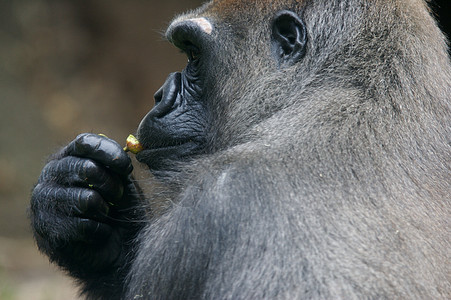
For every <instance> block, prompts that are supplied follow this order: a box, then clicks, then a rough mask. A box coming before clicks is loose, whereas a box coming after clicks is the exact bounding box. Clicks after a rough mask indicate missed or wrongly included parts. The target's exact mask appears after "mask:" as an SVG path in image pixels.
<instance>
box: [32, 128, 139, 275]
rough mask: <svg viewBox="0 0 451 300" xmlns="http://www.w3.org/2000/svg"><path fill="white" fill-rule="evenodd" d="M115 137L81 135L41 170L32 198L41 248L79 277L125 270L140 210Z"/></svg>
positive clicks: (126, 161) (125, 158)
mask: <svg viewBox="0 0 451 300" xmlns="http://www.w3.org/2000/svg"><path fill="white" fill-rule="evenodd" d="M132 169H133V167H132V164H131V160H130V158H129V157H128V155H127V154H126V153H125V152H124V151H123V149H122V147H121V146H120V145H119V144H118V143H116V142H115V141H113V140H111V139H108V138H107V137H104V136H99V135H96V134H81V135H79V136H78V137H77V138H76V139H75V140H74V141H72V142H71V143H70V144H69V145H68V146H66V147H65V148H63V149H62V150H61V151H60V152H59V153H58V154H57V155H56V157H54V158H53V159H52V160H51V161H50V162H49V163H48V164H47V165H46V166H45V167H44V169H43V171H42V173H41V176H40V178H39V181H38V184H37V185H36V187H35V188H34V191H33V194H32V200H31V220H32V223H33V228H34V231H35V232H34V234H35V237H36V240H37V243H38V246H39V248H40V249H41V250H42V251H43V252H45V253H46V254H47V255H49V257H50V259H51V260H52V261H55V262H57V263H58V264H59V265H60V266H62V267H63V268H65V269H67V270H70V273H71V274H72V275H74V276H76V277H78V278H86V277H87V276H88V274H89V275H94V276H98V275H100V274H102V273H108V272H111V271H112V270H116V269H117V268H118V267H119V266H120V267H121V268H122V269H123V268H124V264H125V265H127V262H126V260H127V259H130V258H131V257H133V255H131V254H132V252H133V249H132V247H131V245H132V242H133V239H134V237H135V236H136V234H137V232H138V231H139V229H140V228H141V227H142V224H141V223H142V222H140V220H142V218H143V216H144V210H143V208H141V207H140V206H139V200H140V199H139V194H140V193H139V190H138V189H139V188H138V187H137V186H135V184H134V183H133V182H132V178H131V175H130V174H131V171H132Z"/></svg>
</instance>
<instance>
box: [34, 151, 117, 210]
mask: <svg viewBox="0 0 451 300" xmlns="http://www.w3.org/2000/svg"><path fill="white" fill-rule="evenodd" d="M49 181H50V182H52V181H53V182H56V183H58V184H62V185H68V186H79V187H87V188H91V189H94V190H96V191H98V192H99V193H100V194H101V195H102V196H103V197H104V198H105V199H108V200H109V201H112V202H115V200H117V199H120V198H121V197H122V195H123V193H124V186H123V184H122V181H121V180H120V179H119V177H118V176H117V175H116V174H114V173H110V172H108V171H107V170H106V169H105V168H104V167H102V166H101V165H99V164H97V163H96V162H94V161H93V160H91V159H83V158H79V157H75V156H66V157H64V158H62V159H61V160H54V161H51V162H49V163H48V164H47V165H46V166H45V167H44V170H43V171H42V173H41V176H40V178H39V182H49Z"/></svg>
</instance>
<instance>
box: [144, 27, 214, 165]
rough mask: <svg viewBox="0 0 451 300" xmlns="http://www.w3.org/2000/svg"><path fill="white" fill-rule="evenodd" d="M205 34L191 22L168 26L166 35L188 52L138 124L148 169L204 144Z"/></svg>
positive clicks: (198, 149) (184, 156)
mask: <svg viewBox="0 0 451 300" xmlns="http://www.w3.org/2000/svg"><path fill="white" fill-rule="evenodd" d="M204 35H207V33H205V32H204V31H203V30H202V28H199V27H198V26H197V25H196V24H195V23H193V22H181V23H179V24H177V25H175V26H172V27H171V28H169V30H168V33H167V36H168V39H169V40H171V42H172V43H174V44H175V45H176V46H177V47H179V48H180V49H181V50H182V51H183V52H185V53H186V55H187V56H188V65H187V66H186V68H185V69H184V70H183V71H182V72H177V73H172V74H170V75H169V77H168V78H167V80H166V82H165V83H164V85H163V86H162V87H161V88H160V89H159V90H158V91H157V92H156V94H155V96H154V97H155V107H154V108H153V109H152V110H151V111H150V112H149V113H148V114H147V115H146V116H145V117H144V119H143V120H142V121H141V124H140V125H139V127H138V132H137V135H138V138H139V140H140V141H141V143H142V144H143V145H144V147H145V150H144V151H142V152H141V153H139V154H138V155H137V159H138V160H139V161H140V162H143V163H146V164H147V165H148V166H149V168H150V169H151V170H160V169H166V170H169V169H171V162H174V161H179V160H184V159H187V158H188V157H190V156H193V155H195V154H198V153H201V152H202V151H203V149H204V148H205V139H206V132H207V127H208V118H207V116H208V113H207V112H206V103H205V101H204V100H203V94H204V93H203V90H204V79H203V78H202V76H201V75H202V72H201V70H200V68H201V59H202V50H203V49H202V48H203V45H204V41H205V37H203V36H204Z"/></svg>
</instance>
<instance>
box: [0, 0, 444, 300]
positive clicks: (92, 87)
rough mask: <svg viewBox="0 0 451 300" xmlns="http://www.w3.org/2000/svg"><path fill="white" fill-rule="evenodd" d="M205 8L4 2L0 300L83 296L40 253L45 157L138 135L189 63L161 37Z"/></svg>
mask: <svg viewBox="0 0 451 300" xmlns="http://www.w3.org/2000/svg"><path fill="white" fill-rule="evenodd" d="M446 1H448V5H449V0H446ZM446 1H445V2H446ZM201 2H202V1H201V0H183V1H182V0H165V1H159V0H147V1H145V0H129V1H119V0H77V1H75V0H72V1H71V0H53V1H52V0H14V1H13V0H0V139H1V142H0V300H8V299H27V300H28V299H38V300H40V299H48V300H51V299H65V300H71V299H77V292H76V288H75V287H74V286H73V284H72V282H71V281H70V280H69V279H68V278H66V277H65V276H64V275H63V273H61V272H59V271H57V269H56V268H55V267H54V266H52V265H50V264H49V262H48V261H47V259H46V258H45V257H43V256H42V255H41V254H39V253H38V251H37V250H36V247H35V245H34V243H33V240H32V238H31V232H30V229H29V226H28V220H27V212H26V210H27V206H28V203H29V195H30V191H31V189H32V187H33V184H34V183H35V182H36V180H37V178H38V176H39V173H40V171H41V169H42V167H43V165H44V163H45V159H46V157H47V156H48V155H49V154H50V153H52V152H54V151H56V150H57V149H58V148H59V147H60V146H63V145H65V144H66V143H67V142H69V141H70V140H72V139H73V138H74V137H75V136H76V135H77V134H78V133H81V132H94V133H104V134H106V135H108V136H109V137H111V138H113V139H115V140H117V141H119V142H121V141H125V138H126V137H127V135H128V134H129V133H132V132H134V131H135V129H136V127H137V125H138V124H139V121H140V120H141V118H142V117H143V116H144V115H145V114H146V113H147V111H148V110H149V109H150V108H151V107H152V106H153V94H154V93H155V92H156V90H157V89H158V88H159V87H160V86H161V85H162V84H163V82H164V80H165V78H166V76H167V75H168V74H169V73H170V72H174V71H178V70H181V69H183V67H184V66H185V63H186V57H185V55H183V54H181V53H180V51H179V50H177V49H176V48H174V47H173V46H171V45H170V44H169V43H168V42H166V41H165V40H164V39H163V38H162V33H163V32H164V30H165V28H166V26H167V25H168V24H169V22H170V20H171V19H172V18H173V17H174V16H175V14H176V13H181V12H183V11H185V10H186V9H190V8H195V7H197V6H199V5H200V4H201ZM445 2H443V3H445ZM445 5H446V4H438V5H436V6H435V8H436V9H437V11H440V8H439V7H440V6H445ZM448 8H449V6H448ZM441 9H442V10H443V9H444V8H443V7H442V8H441ZM446 10H447V9H445V11H446ZM443 19H444V20H445V21H446V20H447V21H446V22H449V19H447V18H443ZM446 26H449V24H448V25H446ZM448 29H449V28H448ZM448 33H449V30H448Z"/></svg>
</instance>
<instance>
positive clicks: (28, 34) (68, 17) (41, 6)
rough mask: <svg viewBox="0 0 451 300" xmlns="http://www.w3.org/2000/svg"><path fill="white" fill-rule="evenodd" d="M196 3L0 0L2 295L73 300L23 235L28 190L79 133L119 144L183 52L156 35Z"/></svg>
mask: <svg viewBox="0 0 451 300" xmlns="http://www.w3.org/2000/svg"><path fill="white" fill-rule="evenodd" d="M201 2H202V1H201V0H183V1H181V0H165V1H160V0H147V1H145V0H130V1H119V0H89V1H88V0H86V1H84V0H77V1H70V0H54V1H51V0H14V1H13V0H0V141H1V142H0V299H1V300H8V299H27V300H29V299H38V300H39V299H49V300H50V299H65V300H70V299H77V297H76V296H77V292H76V289H75V288H74V286H73V285H72V283H71V281H70V280H69V279H67V278H66V277H65V276H64V275H63V273H61V272H59V271H57V269H56V268H55V267H53V266H52V265H50V264H49V263H48V260H47V258H46V257H44V256H42V255H41V254H40V253H39V252H38V251H37V250H36V247H35V245H34V243H33V240H32V238H31V232H30V229H29V225H28V223H29V222H28V219H27V212H26V210H27V206H28V203H29V195H30V191H31V189H32V187H33V185H34V183H35V182H36V180H37V178H38V176H39V173H40V171H41V169H42V167H43V165H44V163H45V159H46V157H47V156H48V155H49V154H50V153H52V152H54V151H55V150H57V149H58V148H59V147H60V146H63V145H64V144H66V143H67V142H69V141H70V140H72V139H73V138H74V137H75V136H76V135H77V134H78V133H81V132H94V133H104V134H106V135H108V136H109V137H111V138H113V139H115V140H117V141H119V142H124V143H125V138H126V137H127V135H128V134H129V133H133V132H134V131H135V130H136V127H137V125H138V124H139V121H140V120H141V118H142V117H143V116H144V115H145V114H146V113H147V111H148V110H149V109H150V108H152V106H153V94H154V93H155V92H156V91H157V89H158V88H159V87H160V86H161V85H162V84H163V82H164V81H165V79H166V76H167V75H168V74H169V73H170V72H174V71H179V70H181V69H183V68H184V66H185V63H186V60H187V59H186V56H185V55H183V54H182V53H180V51H179V50H177V49H176V48H175V47H173V46H171V45H170V44H169V43H168V42H166V41H165V40H164V39H163V38H162V34H163V32H164V30H165V28H166V26H167V25H168V24H169V22H170V21H171V19H172V18H173V17H174V16H175V15H176V14H177V13H182V12H183V11H185V10H187V9H190V8H195V7H197V6H199V5H200V4H201Z"/></svg>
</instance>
